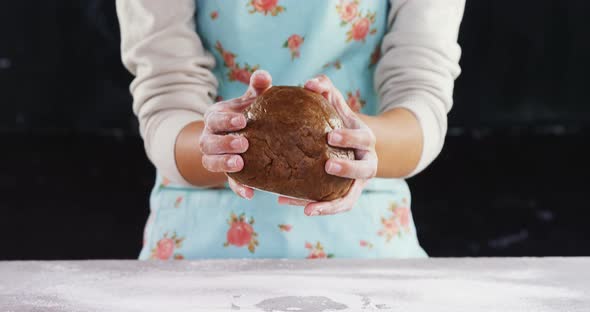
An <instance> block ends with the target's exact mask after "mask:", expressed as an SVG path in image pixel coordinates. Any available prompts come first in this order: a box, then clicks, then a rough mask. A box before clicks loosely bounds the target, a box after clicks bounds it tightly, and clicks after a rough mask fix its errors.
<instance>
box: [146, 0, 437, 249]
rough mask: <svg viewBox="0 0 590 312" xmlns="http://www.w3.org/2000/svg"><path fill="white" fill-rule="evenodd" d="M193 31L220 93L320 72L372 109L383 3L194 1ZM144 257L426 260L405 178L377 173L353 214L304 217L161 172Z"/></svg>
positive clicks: (267, 198) (264, 196)
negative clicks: (268, 78) (266, 76)
mask: <svg viewBox="0 0 590 312" xmlns="http://www.w3.org/2000/svg"><path fill="white" fill-rule="evenodd" d="M196 7H197V12H196V16H195V21H196V27H197V32H198V34H199V36H200V38H201V40H202V41H203V44H204V46H205V48H206V49H208V50H209V51H210V52H211V53H213V55H214V56H215V59H216V67H215V69H214V74H215V75H216V77H217V79H218V80H219V90H218V92H219V93H218V100H220V99H230V98H234V97H238V96H241V95H242V94H243V93H244V92H245V90H246V88H247V85H248V81H249V78H250V75H251V74H252V72H254V71H255V70H256V69H258V68H261V69H265V70H267V71H269V72H270V74H271V75H272V77H273V84H274V85H299V86H302V85H303V83H304V82H305V81H306V80H308V79H310V78H312V77H314V76H316V75H318V74H321V73H323V74H325V75H327V76H328V77H330V79H331V80H332V81H333V83H334V84H335V85H336V87H338V89H339V90H340V91H341V92H342V94H343V95H344V97H345V98H346V99H347V101H348V103H349V105H350V106H351V107H352V108H353V109H357V110H360V111H362V112H363V113H365V114H369V115H375V114H377V112H378V107H377V106H378V99H377V94H376V92H375V90H374V86H373V75H374V70H375V65H376V63H377V60H378V58H379V52H380V49H379V48H380V42H381V39H382V38H383V35H384V33H385V32H386V30H387V29H386V28H387V12H388V1H387V0H370V1H369V0H356V1H355V0H351V1H337V0H324V1H301V0H247V1H211V0H197V2H196ZM150 206H151V207H150V208H151V213H150V217H149V218H148V221H147V224H146V227H145V233H144V247H143V249H142V251H141V254H140V259H161V260H168V259H202V258H308V259H320V258H333V257H335V258H409V257H413V258H415V257H426V256H427V255H426V253H425V252H424V250H423V249H422V248H421V247H420V244H419V242H418V239H417V236H416V229H415V226H414V223H413V220H412V213H411V209H410V207H411V196H410V191H409V189H408V185H407V184H406V182H405V181H404V180H400V179H378V178H376V179H373V180H371V181H370V183H369V184H368V186H367V187H366V189H365V190H364V191H363V194H362V195H361V197H360V199H359V201H358V203H357V204H356V206H355V207H354V208H353V209H352V210H351V211H349V212H345V213H341V214H338V215H332V216H319V217H308V216H305V215H304V213H303V207H295V206H283V205H278V204H277V196H276V195H274V194H270V193H267V192H263V191H255V194H254V198H253V199H252V200H250V201H248V200H245V199H242V198H240V197H238V196H237V195H235V194H234V193H233V192H232V191H231V190H230V189H229V188H227V187H226V188H225V189H203V188H188V187H182V186H178V185H174V184H172V183H170V182H169V181H168V180H166V179H165V178H163V177H161V176H159V175H158V177H157V179H156V185H155V187H154V188H153V190H152V194H151V197H150Z"/></svg>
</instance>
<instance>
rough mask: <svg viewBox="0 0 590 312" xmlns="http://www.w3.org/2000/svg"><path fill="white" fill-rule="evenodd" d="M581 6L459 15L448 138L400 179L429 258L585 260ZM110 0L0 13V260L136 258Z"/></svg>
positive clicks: (129, 143)
mask: <svg viewBox="0 0 590 312" xmlns="http://www.w3.org/2000/svg"><path fill="white" fill-rule="evenodd" d="M588 12H590V2H588V1H585V0H567V1H563V0H554V1H550V0H535V1H533V0H517V1H511V2H505V1H493V0H470V1H469V0H468V3H467V8H466V13H465V18H464V22H463V25H462V28H461V35H460V43H461V45H462V47H463V58H462V61H461V65H462V67H463V74H462V76H461V77H460V78H459V80H458V81H457V84H456V91H455V99H456V100H455V106H454V108H453V110H452V112H451V114H450V115H449V124H450V128H449V135H448V138H447V143H446V146H445V149H444V151H443V152H442V154H441V156H440V157H439V158H438V159H437V160H436V161H435V162H434V164H433V165H432V166H431V167H430V168H429V169H427V171H425V172H424V173H423V174H421V175H419V176H417V177H415V178H412V179H410V180H409V183H410V186H411V188H412V190H413V194H414V204H413V211H414V217H415V221H416V224H417V227H418V231H419V235H420V239H421V242H422V244H423V246H424V247H425V249H426V250H427V251H428V252H429V253H430V254H431V255H432V256H557V255H564V256H574V255H586V256H589V255H590V244H589V243H588V242H589V240H590V227H589V226H588V222H589V219H590V205H589V204H588V196H587V195H588V194H589V192H588V189H587V188H588V186H589V185H590V183H588V177H589V173H590V172H589V171H590V170H589V169H588V160H589V159H590V152H589V149H588V146H589V143H590V140H589V136H590V127H589V125H590V123H589V121H590V105H589V104H590V103H589V102H590V101H589V100H588V98H587V90H588V86H587V84H588V73H589V72H590V60H589V56H590V40H589V39H588V38H590V18H588ZM130 80H131V77H130V75H129V74H128V73H127V72H126V71H125V69H124V68H123V67H122V65H121V62H120V60H119V35H118V27H117V21H116V15H115V10H114V0H111V1H98V0H92V1H91V0H85V1H77V0H59V1H58V0H47V1H4V2H3V3H2V4H0V104H1V106H0V151H1V156H0V160H1V161H0V246H1V248H0V260H4V259H86V258H134V257H136V256H137V254H138V251H139V249H140V245H141V235H142V227H143V223H144V221H145V219H146V217H147V212H148V204H147V200H148V194H149V191H150V188H151V186H152V183H153V175H154V169H153V167H152V166H151V164H150V163H149V162H148V161H147V159H146V157H145V155H144V151H143V147H142V141H141V139H140V138H139V137H138V135H137V122H136V119H135V117H134V116H133V115H132V112H131V97H130V95H129V92H128V84H129V82H130Z"/></svg>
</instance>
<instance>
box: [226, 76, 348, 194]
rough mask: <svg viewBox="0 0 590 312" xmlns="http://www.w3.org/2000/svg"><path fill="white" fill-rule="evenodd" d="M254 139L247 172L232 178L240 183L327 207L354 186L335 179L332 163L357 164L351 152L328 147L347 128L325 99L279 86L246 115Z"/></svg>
mask: <svg viewBox="0 0 590 312" xmlns="http://www.w3.org/2000/svg"><path fill="white" fill-rule="evenodd" d="M245 115H246V119H247V121H248V123H247V126H246V128H244V129H243V130H241V131H239V132H236V133H238V134H240V135H243V136H244V137H246V138H247V139H248V142H249V143H250V144H249V148H248V150H247V151H246V152H245V153H243V154H241V155H242V157H243V158H244V169H242V171H240V172H236V173H228V175H229V176H230V177H232V178H233V179H234V180H236V181H237V182H240V183H242V184H244V185H247V186H250V187H254V188H257V189H261V190H266V191H270V192H274V193H278V194H282V195H286V196H290V197H295V198H302V199H310V200H317V201H327V200H333V199H336V198H340V197H342V196H344V195H346V193H347V192H348V190H349V189H350V187H351V185H352V183H353V180H352V179H347V178H341V177H336V176H333V175H329V174H328V173H326V171H325V169H324V168H325V164H326V160H328V158H330V157H333V158H345V159H354V152H353V151H352V150H350V149H342V148H336V147H332V146H329V145H328V141H327V139H328V137H327V134H328V132H330V131H332V130H333V129H338V128H342V126H343V123H342V120H341V119H340V117H339V116H338V114H337V113H336V111H335V110H334V108H333V107H332V106H330V104H329V103H328V101H327V100H326V99H325V98H324V97H322V96H321V95H319V94H317V93H314V92H311V91H309V90H306V89H304V88H300V87H290V86H276V87H272V88H270V89H268V90H267V91H265V92H264V93H263V94H262V95H260V96H258V97H257V98H256V100H255V101H254V103H253V104H252V105H251V106H250V107H249V108H248V109H247V110H246V112H245Z"/></svg>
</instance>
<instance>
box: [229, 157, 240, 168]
mask: <svg viewBox="0 0 590 312" xmlns="http://www.w3.org/2000/svg"><path fill="white" fill-rule="evenodd" d="M227 166H228V167H230V168H235V167H237V166H238V159H237V158H236V157H230V158H229V159H228V160H227Z"/></svg>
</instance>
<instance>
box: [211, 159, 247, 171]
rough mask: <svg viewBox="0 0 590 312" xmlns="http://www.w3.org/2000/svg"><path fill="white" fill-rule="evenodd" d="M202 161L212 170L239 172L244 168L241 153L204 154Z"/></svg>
mask: <svg viewBox="0 0 590 312" xmlns="http://www.w3.org/2000/svg"><path fill="white" fill-rule="evenodd" d="M201 162H202V164H203V167H204V168H205V169H207V170H209V171H211V172H238V171H240V170H242V168H244V160H243V159H242V157H241V156H240V155H203V157H202V158H201Z"/></svg>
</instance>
